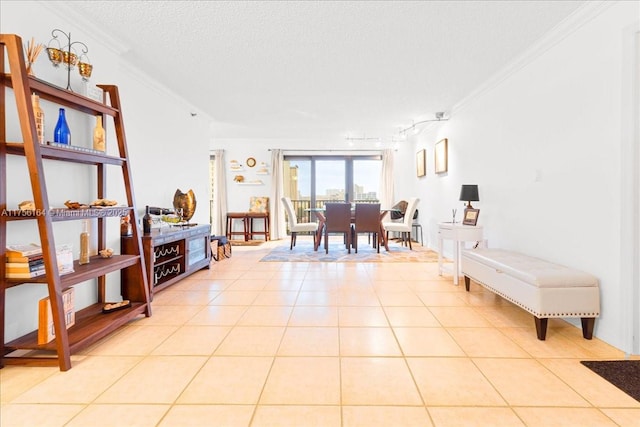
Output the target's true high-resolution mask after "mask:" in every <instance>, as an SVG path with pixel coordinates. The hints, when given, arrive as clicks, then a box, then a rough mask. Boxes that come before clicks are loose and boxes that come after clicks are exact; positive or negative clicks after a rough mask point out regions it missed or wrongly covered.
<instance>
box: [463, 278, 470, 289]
mask: <svg viewBox="0 0 640 427" xmlns="http://www.w3.org/2000/svg"><path fill="white" fill-rule="evenodd" d="M470 286H471V279H470V278H469V277H468V276H464V288H465V289H466V290H467V292H469V288H470Z"/></svg>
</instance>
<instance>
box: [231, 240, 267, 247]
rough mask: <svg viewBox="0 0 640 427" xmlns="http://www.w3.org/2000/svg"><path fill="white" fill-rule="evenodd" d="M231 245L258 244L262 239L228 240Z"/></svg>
mask: <svg viewBox="0 0 640 427" xmlns="http://www.w3.org/2000/svg"><path fill="white" fill-rule="evenodd" d="M229 241H230V242H231V246H260V245H261V244H263V243H264V240H229Z"/></svg>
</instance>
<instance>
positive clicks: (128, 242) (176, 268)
mask: <svg viewBox="0 0 640 427" xmlns="http://www.w3.org/2000/svg"><path fill="white" fill-rule="evenodd" d="M210 239H211V226H210V225H209V224H205V225H194V226H191V227H170V228H160V229H152V230H151V234H146V235H143V236H142V248H143V252H144V261H145V267H146V270H147V277H148V279H149V296H150V297H153V294H154V293H155V292H157V291H160V290H162V289H164V288H166V287H167V286H170V285H172V284H174V283H175V282H177V281H179V280H181V279H184V278H185V277H186V276H188V275H190V274H193V273H195V272H196V271H198V270H201V269H202V268H205V267H206V268H209V263H210V262H211V244H210ZM120 245H121V247H120V251H121V253H122V254H128V253H129V251H130V250H131V248H133V246H134V241H133V238H132V237H122V238H121V240H120ZM135 274H136V273H135V270H133V269H131V268H127V269H124V270H123V271H122V278H123V280H124V279H125V278H126V279H127V280H135V279H136V277H135Z"/></svg>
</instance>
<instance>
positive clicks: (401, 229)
mask: <svg viewBox="0 0 640 427" xmlns="http://www.w3.org/2000/svg"><path fill="white" fill-rule="evenodd" d="M418 203H420V199H419V198H417V197H412V198H411V199H409V201H408V202H407V210H406V211H405V213H404V218H403V219H402V222H384V223H382V228H383V229H384V231H385V233H386V238H387V239H389V232H390V231H391V232H396V233H401V235H402V244H403V245H406V244H407V242H409V249H413V247H412V246H411V231H412V223H413V215H414V214H415V212H416V209H417V208H418Z"/></svg>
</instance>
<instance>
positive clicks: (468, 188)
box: [460, 184, 480, 207]
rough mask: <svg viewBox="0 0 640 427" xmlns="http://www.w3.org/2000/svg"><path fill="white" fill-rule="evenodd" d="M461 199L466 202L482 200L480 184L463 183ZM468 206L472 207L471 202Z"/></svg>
mask: <svg viewBox="0 0 640 427" xmlns="http://www.w3.org/2000/svg"><path fill="white" fill-rule="evenodd" d="M460 200H463V201H466V202H478V201H480V197H479V196H478V186H477V185H475V184H474V185H463V186H462V187H461V188H460ZM468 207H471V203H469V204H468Z"/></svg>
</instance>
